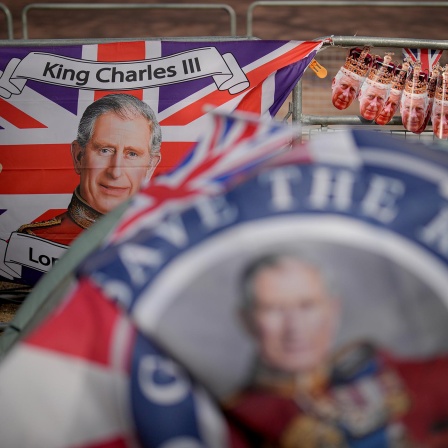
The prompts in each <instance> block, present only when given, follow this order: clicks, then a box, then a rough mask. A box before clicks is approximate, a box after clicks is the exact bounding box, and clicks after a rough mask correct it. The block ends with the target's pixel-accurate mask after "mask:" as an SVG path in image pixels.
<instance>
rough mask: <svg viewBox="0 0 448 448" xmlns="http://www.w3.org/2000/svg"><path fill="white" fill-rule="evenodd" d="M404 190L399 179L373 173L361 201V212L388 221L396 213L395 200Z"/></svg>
mask: <svg viewBox="0 0 448 448" xmlns="http://www.w3.org/2000/svg"><path fill="white" fill-rule="evenodd" d="M404 192H405V185H404V183H403V182H401V181H400V180H398V179H393V178H390V177H384V176H379V175H375V176H373V177H372V181H371V182H370V184H369V188H368V191H367V193H366V195H365V197H364V199H363V200H362V202H361V210H362V213H364V214H365V215H367V216H371V217H372V218H375V219H377V220H378V221H381V222H383V223H390V222H391V221H393V220H394V219H395V217H396V216H397V214H398V208H397V207H396V202H397V199H398V198H400V197H402V196H403V195H404Z"/></svg>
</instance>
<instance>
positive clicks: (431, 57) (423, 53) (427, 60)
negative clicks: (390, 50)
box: [402, 48, 443, 76]
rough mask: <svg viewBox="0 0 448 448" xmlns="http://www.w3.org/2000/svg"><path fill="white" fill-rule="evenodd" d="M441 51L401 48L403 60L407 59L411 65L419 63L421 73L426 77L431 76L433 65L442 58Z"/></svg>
mask: <svg viewBox="0 0 448 448" xmlns="http://www.w3.org/2000/svg"><path fill="white" fill-rule="evenodd" d="M442 53H443V50H431V49H429V48H403V49H402V54H403V58H407V59H408V61H409V62H411V64H413V63H414V62H416V61H420V62H421V65H422V71H423V72H425V73H426V74H427V75H428V76H429V75H430V74H431V71H432V68H433V67H434V65H435V64H436V63H437V62H439V60H440V58H441V57H442Z"/></svg>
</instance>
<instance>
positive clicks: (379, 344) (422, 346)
mask: <svg viewBox="0 0 448 448" xmlns="http://www.w3.org/2000/svg"><path fill="white" fill-rule="evenodd" d="M226 129H228V130H229V133H228V134H227V133H226V132H225V130H226ZM238 129H241V130H243V132H242V133H240V132H237V130H238ZM295 132H297V131H296V130H295V129H293V128H288V127H286V126H284V127H282V126H281V125H279V124H274V123H271V124H270V125H269V124H267V123H264V122H260V123H259V124H258V125H256V124H254V122H253V121H252V120H251V119H249V120H247V119H243V118H238V119H237V118H236V117H230V118H229V117H227V118H226V117H221V118H216V122H215V126H214V127H210V129H209V132H208V133H206V135H205V136H204V140H201V142H200V143H199V144H198V146H197V147H196V148H195V150H194V151H193V152H192V154H191V156H190V157H189V158H187V159H186V160H185V161H184V163H183V164H181V166H180V167H179V168H178V171H177V170H176V171H174V172H172V173H170V174H167V175H166V177H165V178H164V179H162V178H160V180H159V181H158V182H159V183H158V184H157V185H156V184H154V190H151V188H152V187H151V186H148V188H147V189H146V190H145V191H143V192H141V193H140V194H139V195H138V196H137V197H136V198H135V200H134V201H133V203H132V204H131V205H130V208H129V211H128V213H127V214H126V215H125V216H124V217H123V218H122V220H121V221H120V222H119V223H118V224H117V226H116V228H115V230H114V231H113V232H112V233H111V238H109V239H108V240H107V241H105V242H104V244H103V246H102V247H101V248H100V249H99V250H97V251H95V252H94V253H93V254H91V255H90V256H89V257H88V258H87V259H85V260H84V261H83V262H82V263H81V264H80V265H79V266H78V267H77V269H76V281H75V282H73V284H72V285H71V287H70V288H69V290H68V291H65V292H64V293H61V295H60V301H59V304H58V305H57V306H56V308H55V309H53V310H52V311H50V313H49V314H48V315H47V317H46V318H45V319H44V320H43V321H41V322H40V323H37V322H35V323H32V325H30V327H32V328H33V329H32V330H30V331H29V332H27V334H25V335H24V337H23V338H22V339H21V341H19V342H18V343H16V344H15V345H14V346H12V348H11V350H10V352H9V353H8V354H7V355H6V357H5V358H4V360H3V361H2V363H1V364H0V397H1V399H2V404H3V405H4V406H7V409H8V412H5V413H4V414H3V415H2V416H1V418H0V434H1V437H2V441H4V443H5V446H10V447H16V446H17V447H23V446H42V447H53V446H57V447H68V446H77V447H78V446H79V447H94V446H95V447H106V446H116V447H121V446H144V447H146V446H147V447H166V446H169V447H179V448H183V447H203V446H207V447H232V448H242V447H259V446H263V445H271V446H279V447H280V446H286V447H289V446H291V447H297V446H301V445H300V443H301V442H302V441H303V440H306V441H312V443H313V445H311V446H323V447H327V446H333V447H356V448H359V447H365V446H368V447H378V448H383V447H392V446H425V447H433V446H447V440H448V439H447V436H448V434H447V431H446V428H447V427H448V425H447V422H448V386H447V384H446V378H447V375H448V350H447V347H448V331H447V328H448V305H447V304H448V280H447V279H448V245H447V244H446V241H447V238H448V233H447V232H448V230H447V229H448V225H447V221H448V214H447V205H446V204H447V191H448V190H447V179H448V157H447V154H446V153H445V152H443V151H440V150H438V149H436V148H429V147H426V146H423V145H420V144H412V143H409V141H406V140H397V139H395V138H394V137H391V136H389V135H383V134H381V133H378V132H366V131H349V130H347V131H341V132H337V133H334V134H327V135H325V136H320V137H316V138H315V139H313V140H311V141H310V142H309V143H308V144H307V145H306V146H297V145H294V144H293V145H290V142H291V138H292V136H293V135H294V133H295ZM232 135H235V138H231V136H232ZM272 135H277V138H278V142H279V143H278V145H272V146H271V147H269V148H268V147H264V146H263V143H264V142H267V141H268V140H269V139H270V138H271V137H272ZM243 136H247V138H245V137H243ZM228 139H229V140H228ZM257 139H259V140H258V141H259V143H260V144H257V145H252V142H253V141H256V140H257ZM274 140H275V139H274ZM210 142H214V143H213V144H209V143H210ZM285 143H286V146H285ZM228 147H233V150H232V151H236V152H231V151H227V150H226V148H228ZM285 148H287V150H285ZM235 153H238V154H239V156H238V159H237V160H235V159H234V158H233V154H235ZM220 156H222V157H220ZM153 204H155V206H153ZM145 214H148V219H147V220H145ZM73 249H74V250H75V249H76V246H75V245H74V246H73ZM62 263H64V260H61V264H62ZM49 275H51V273H50V274H49ZM67 275H69V273H68V274H67ZM38 287H39V286H37V288H38ZM19 395H20V396H21V397H22V399H21V400H20V402H19V400H18V399H17V397H18V396H19ZM55 422H57V424H55ZM17 428H19V429H23V430H22V431H19V430H18V429H17ZM24 428H26V430H25V429H24ZM437 444H438V445H437Z"/></svg>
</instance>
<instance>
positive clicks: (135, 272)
mask: <svg viewBox="0 0 448 448" xmlns="http://www.w3.org/2000/svg"><path fill="white" fill-rule="evenodd" d="M118 256H119V257H120V259H121V261H122V262H123V266H124V267H125V268H126V270H127V271H128V274H129V277H130V278H131V281H132V283H134V284H135V285H143V284H144V283H145V281H147V280H148V276H147V270H148V268H157V267H159V266H160V264H161V263H162V256H161V255H160V253H159V252H158V251H157V250H155V249H151V248H150V247H145V246H139V245H137V244H124V245H123V246H122V247H121V248H120V249H119V252H118Z"/></svg>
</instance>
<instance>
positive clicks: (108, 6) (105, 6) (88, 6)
mask: <svg viewBox="0 0 448 448" xmlns="http://www.w3.org/2000/svg"><path fill="white" fill-rule="evenodd" d="M32 9H45V10H48V9H56V10H68V9H71V10H73V9H76V10H92V9H99V10H115V9H132V10H142V9H223V10H225V11H226V12H227V13H228V15H229V18H230V35H231V36H236V13H235V10H234V9H233V8H232V7H231V6H229V5H225V4H221V3H216V4H202V3H185V4H184V3H167V4H160V3H153V4H146V3H98V4H96V3H95V4H92V3H32V4H29V5H27V6H25V7H24V8H23V10H22V36H23V39H28V16H27V15H28V12H29V11H30V10H32Z"/></svg>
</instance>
